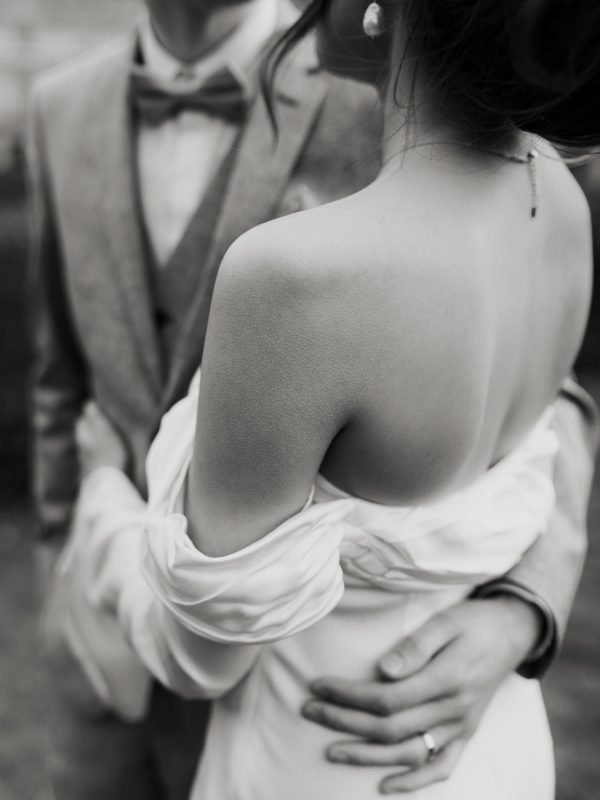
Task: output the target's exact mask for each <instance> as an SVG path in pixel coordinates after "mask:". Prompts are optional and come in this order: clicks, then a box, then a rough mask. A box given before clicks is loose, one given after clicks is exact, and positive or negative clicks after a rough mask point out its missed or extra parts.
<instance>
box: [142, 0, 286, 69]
mask: <svg viewBox="0 0 600 800" xmlns="http://www.w3.org/2000/svg"><path fill="white" fill-rule="evenodd" d="M277 11H278V0H253V8H252V9H251V11H250V13H249V14H248V16H247V17H246V19H245V20H244V21H243V23H242V24H241V25H240V26H239V28H236V30H235V31H234V32H233V33H232V34H231V35H230V36H228V37H227V39H225V40H224V41H223V42H221V44H220V45H219V46H218V47H217V48H215V49H214V50H211V52H210V53H209V54H208V55H206V56H204V57H203V58H200V59H198V61H196V62H194V63H193V64H183V63H182V62H181V61H179V60H178V59H177V58H176V57H175V56H173V55H172V53H170V52H169V51H168V50H167V49H166V47H165V46H164V45H163V44H162V42H160V41H159V39H158V37H157V35H156V33H155V32H154V28H153V27H152V23H151V21H150V17H149V16H147V15H146V16H144V17H142V18H141V19H140V21H139V23H138V36H139V45H140V48H141V51H142V54H143V57H144V64H145V66H146V68H147V70H148V72H150V73H151V74H152V75H153V76H154V77H155V78H159V79H161V80H163V81H169V82H171V81H175V80H182V81H185V80H192V81H194V82H195V83H196V82H198V81H199V80H203V79H204V78H206V77H208V76H209V75H212V74H214V73H215V72H217V71H218V70H219V69H222V68H223V67H229V68H230V69H231V70H232V71H233V72H235V73H236V74H239V75H240V77H242V76H243V75H244V73H245V71H246V70H247V68H248V67H250V66H251V65H252V63H253V61H255V59H256V58H257V56H258V54H259V53H260V50H261V48H262V47H263V45H264V44H265V43H266V41H267V39H268V38H269V37H270V36H271V35H272V34H273V33H274V32H275V30H276V27H277ZM182 71H183V72H184V73H185V77H182V76H181V73H182Z"/></svg>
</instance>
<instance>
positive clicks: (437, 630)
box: [378, 612, 456, 681]
mask: <svg viewBox="0 0 600 800" xmlns="http://www.w3.org/2000/svg"><path fill="white" fill-rule="evenodd" d="M455 636H456V633H455V629H454V627H453V626H452V624H451V621H450V620H449V618H448V617H447V616H446V615H445V614H444V612H441V613H440V614H436V616H435V617H432V618H431V619H430V620H428V621H427V622H426V623H424V624H423V625H422V626H421V627H420V628H418V629H417V630H416V631H414V632H413V633H412V634H411V635H410V636H407V637H405V638H404V639H402V641H400V642H398V644H397V645H396V646H395V647H394V648H393V649H392V650H390V651H389V652H388V653H386V654H385V655H384V656H383V657H382V658H380V659H379V662H378V668H379V671H380V673H381V675H382V676H383V677H384V678H387V679H388V680H391V681H397V680H400V679H401V678H407V677H408V676H409V675H413V674H414V673H415V672H418V671H419V670H421V669H423V667H424V666H425V665H426V664H427V663H428V662H429V661H431V659H432V658H433V657H434V656H435V654H436V653H438V652H439V651H440V650H442V649H443V648H444V647H446V646H447V645H448V644H450V642H452V641H453V640H454V638H455Z"/></svg>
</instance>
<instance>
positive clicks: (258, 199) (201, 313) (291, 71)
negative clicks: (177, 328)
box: [162, 42, 329, 412]
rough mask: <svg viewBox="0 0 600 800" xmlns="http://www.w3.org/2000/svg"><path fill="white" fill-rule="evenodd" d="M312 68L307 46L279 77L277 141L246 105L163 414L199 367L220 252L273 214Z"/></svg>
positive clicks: (303, 131) (306, 118) (298, 133)
mask: <svg viewBox="0 0 600 800" xmlns="http://www.w3.org/2000/svg"><path fill="white" fill-rule="evenodd" d="M315 66H316V56H315V52H314V47H313V45H312V43H310V42H309V43H307V44H306V45H305V46H303V47H301V48H300V49H299V50H298V52H297V53H296V55H295V58H294V59H293V60H290V62H289V64H288V66H287V69H286V71H285V74H284V75H282V76H280V85H282V86H285V92H280V93H279V94H278V95H277V96H276V98H275V100H276V111H277V119H278V123H279V136H278V138H277V140H275V139H274V136H273V134H272V129H271V123H270V121H269V118H268V113H267V109H266V107H265V104H264V102H263V100H262V97H258V98H257V99H256V101H255V102H254V103H253V105H252V108H251V111H250V115H249V119H248V121H247V124H246V127H245V130H244V131H243V132H242V134H241V138H240V140H239V144H238V152H237V155H236V159H235V163H234V165H233V168H232V173H231V179H230V181H229V186H228V190H227V193H226V195H225V199H224V202H223V207H222V211H221V216H220V219H219V222H218V224H217V226H216V230H215V236H214V238H213V241H212V244H211V247H210V249H209V251H208V254H207V257H206V260H205V262H204V264H203V265H202V268H201V272H200V275H199V280H198V284H197V289H196V292H195V296H194V299H193V301H192V303H191V307H190V310H189V312H188V315H187V317H186V319H185V321H184V323H183V325H182V328H181V334H180V337H179V342H178V346H177V348H176V350H175V354H174V358H173V363H172V368H171V372H170V375H169V379H168V381H167V385H166V388H165V392H164V395H163V403H162V409H163V412H164V411H166V410H167V409H168V408H169V407H170V405H171V404H172V403H173V402H174V401H175V400H176V399H177V398H178V397H179V396H181V395H182V394H183V393H184V392H185V391H186V389H187V385H186V384H187V382H188V381H189V380H190V378H191V375H192V374H193V372H194V371H195V369H196V368H197V367H198V366H199V364H200V358H201V355H202V349H203V346H204V337H205V333H206V325H207V322H208V315H209V309H210V302H211V298H212V290H213V287H214V283H215V280H216V276H217V272H218V268H219V265H220V263H221V261H222V259H223V256H224V255H225V252H226V251H227V249H228V248H229V246H230V245H231V244H232V242H234V241H235V239H237V238H238V237H239V236H241V235H242V234H243V233H245V232H246V231H248V230H250V228H253V227H255V226H256V225H259V224H261V223H262V222H265V221H267V220H269V219H272V218H273V216H274V215H275V212H276V209H277V205H278V203H279V201H280V199H281V197H282V195H283V192H284V190H285V188H286V186H287V184H288V181H289V179H290V176H291V174H292V171H293V169H294V166H295V164H296V163H297V161H298V158H299V156H300V154H301V152H302V149H303V146H304V144H305V142H306V140H307V137H308V136H309V134H310V131H311V130H312V128H313V126H314V122H315V118H316V117H317V115H318V114H319V112H320V109H321V108H322V105H323V102H324V100H325V96H326V93H327V88H328V85H329V83H328V80H327V78H326V76H325V75H323V74H321V73H319V72H317V71H316V70H315Z"/></svg>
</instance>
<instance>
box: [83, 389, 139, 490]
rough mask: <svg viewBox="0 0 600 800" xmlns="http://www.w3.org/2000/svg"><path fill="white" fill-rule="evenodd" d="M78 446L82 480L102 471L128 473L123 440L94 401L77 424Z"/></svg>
mask: <svg viewBox="0 0 600 800" xmlns="http://www.w3.org/2000/svg"><path fill="white" fill-rule="evenodd" d="M75 442H76V444H77V453H78V456H79V466H80V471H81V477H82V478H85V477H86V476H87V475H89V474H90V473H92V472H93V471H94V470H95V469H100V468H101V467H114V468H115V469H119V470H121V472H125V469H126V467H127V450H126V448H125V444H124V442H123V439H122V438H121V436H120V435H119V434H118V432H117V431H116V429H115V428H114V426H113V425H112V424H111V422H110V421H109V420H108V417H106V416H105V415H104V414H103V413H102V411H101V410H100V407H99V406H98V404H97V403H95V402H94V401H93V400H89V401H88V402H87V403H86V404H85V407H84V409H83V414H82V415H81V417H80V418H79V419H78V421H77V425H76V427H75Z"/></svg>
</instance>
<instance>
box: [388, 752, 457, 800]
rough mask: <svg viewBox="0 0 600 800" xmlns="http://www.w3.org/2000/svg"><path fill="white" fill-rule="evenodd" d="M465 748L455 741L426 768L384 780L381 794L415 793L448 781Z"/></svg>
mask: <svg viewBox="0 0 600 800" xmlns="http://www.w3.org/2000/svg"><path fill="white" fill-rule="evenodd" d="M463 748H464V742H463V741H462V740H460V739H455V740H454V741H452V742H451V743H450V744H449V745H448V746H447V747H446V749H445V750H442V751H441V752H440V753H438V755H436V756H435V758H434V759H433V760H432V761H430V762H428V763H426V764H425V766H423V767H417V768H415V769H411V770H407V771H406V772H401V773H399V774H397V775H389V776H388V777H387V778H384V779H383V780H382V782H381V783H380V785H379V790H380V792H381V793H382V794H395V793H396V792H414V791H416V790H417V789H422V788H423V787H424V786H429V785H430V784H432V783H438V782H439V781H445V780H448V778H449V777H450V776H451V775H452V772H453V771H454V767H455V766H456V763H457V762H458V759H459V758H460V756H461V753H462V751H463Z"/></svg>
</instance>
